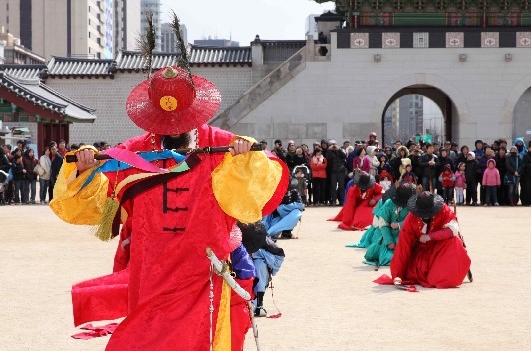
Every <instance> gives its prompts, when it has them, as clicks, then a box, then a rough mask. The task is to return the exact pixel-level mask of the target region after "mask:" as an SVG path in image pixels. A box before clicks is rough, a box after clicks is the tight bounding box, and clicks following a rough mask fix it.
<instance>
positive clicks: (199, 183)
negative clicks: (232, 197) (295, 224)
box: [72, 125, 287, 351]
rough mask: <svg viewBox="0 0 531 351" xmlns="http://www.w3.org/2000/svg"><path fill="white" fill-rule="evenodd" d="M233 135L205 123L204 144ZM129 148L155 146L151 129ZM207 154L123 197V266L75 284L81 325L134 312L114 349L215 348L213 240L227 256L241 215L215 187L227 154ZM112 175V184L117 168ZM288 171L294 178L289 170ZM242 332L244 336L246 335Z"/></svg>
mask: <svg viewBox="0 0 531 351" xmlns="http://www.w3.org/2000/svg"><path fill="white" fill-rule="evenodd" d="M232 137H233V134H231V133H229V132H226V131H223V130H221V129H218V128H213V127H210V126H207V125H203V126H201V127H200V128H199V147H205V146H207V145H210V146H221V145H229V144H230V141H231V138H232ZM155 145H156V147H159V146H160V136H156V138H155ZM122 147H124V148H127V149H128V150H130V151H146V150H151V148H152V141H151V134H150V133H147V134H144V135H141V136H138V137H135V138H132V139H130V140H128V141H126V142H125V143H124V144H123V146H122ZM204 157H205V159H204V160H203V161H202V162H201V163H200V164H199V165H197V166H196V167H195V168H193V169H192V170H191V171H189V172H185V173H183V174H182V175H179V176H178V177H176V178H173V179H171V180H169V181H168V182H167V183H165V184H161V185H157V186H155V187H153V188H151V189H148V190H146V191H144V192H142V193H140V194H138V195H137V196H136V197H134V198H133V199H131V200H128V201H126V202H125V203H124V204H123V210H125V211H126V212H127V214H128V216H127V220H126V221H125V223H123V226H122V230H121V233H120V242H119V245H118V249H117V252H116V256H115V263H114V271H115V272H116V273H114V274H112V275H109V276H105V277H101V278H97V279H94V280H91V281H90V282H84V283H82V284H81V285H78V286H77V287H83V288H84V289H78V290H77V291H76V289H73V292H72V299H73V304H74V315H75V317H74V318H75V323H76V325H79V324H80V323H84V322H87V321H92V320H97V319H114V318H118V317H121V316H124V315H127V317H126V318H125V319H124V320H123V321H122V322H121V323H120V325H119V326H118V328H117V329H116V330H115V332H114V333H113V335H112V337H111V339H110V341H109V343H108V345H107V348H106V350H108V351H114V350H116V351H122V350H162V351H164V350H168V351H169V350H172V351H174V350H183V351H184V350H186V351H189V350H204V351H207V350H208V349H209V340H210V334H209V333H210V320H209V319H210V313H209V306H210V299H209V293H210V280H209V277H210V276H212V281H213V290H214V291H213V293H214V298H213V307H214V313H213V316H212V318H213V321H212V325H213V334H215V329H216V320H217V316H218V315H217V313H218V311H219V304H220V297H221V287H222V278H221V277H220V276H218V275H216V274H211V272H210V261H209V260H208V258H207V257H206V252H205V249H206V248H207V247H210V248H212V250H213V252H214V253H215V254H216V255H217V257H218V258H219V259H220V260H225V259H227V258H228V256H229V236H230V231H231V229H232V227H233V225H234V223H235V219H234V218H232V217H230V216H229V215H227V214H226V213H225V212H223V210H222V209H221V208H220V206H219V205H218V203H217V201H216V198H215V197H214V194H213V189H212V177H211V174H212V171H213V170H214V169H215V168H216V167H217V166H218V165H219V164H220V163H221V162H222V160H223V157H224V155H223V154H213V155H205V156H204ZM275 161H277V162H278V160H275ZM280 163H281V162H280ZM174 164H175V161H174V160H165V161H162V160H161V161H159V167H164V168H168V167H170V166H172V165H174ZM134 173H137V171H136V170H135V169H132V168H131V169H128V170H125V171H120V172H119V174H118V177H119V178H118V181H120V180H122V179H124V178H125V177H127V176H128V175H131V174H134ZM106 176H107V177H108V179H109V183H110V184H109V191H111V190H112V187H113V183H114V182H115V181H116V172H112V173H111V172H109V173H106ZM283 178H285V179H287V171H286V170H285V169H284V172H283ZM283 181H284V179H283ZM281 183H282V182H281ZM284 185H285V184H284ZM284 192H285V186H280V185H279V188H278V189H277V191H276V192H275V194H274V196H273V198H272V199H271V200H270V201H269V202H268V203H267V204H266V206H265V208H264V209H263V212H264V213H269V212H272V211H273V210H274V209H275V208H276V207H277V206H278V204H279V203H280V201H281V199H282V196H283V194H284ZM233 310H234V309H233ZM240 310H241V309H240ZM241 311H243V310H241ZM234 317H235V316H234V315H233V316H232V318H234ZM237 318H238V317H237ZM239 318H240V319H243V320H241V321H240V322H239V323H238V325H239V326H240V327H238V329H240V330H243V329H245V326H248V325H249V322H248V321H249V319H248V315H245V313H240V314H239ZM245 319H247V320H245ZM245 330H246V329H245ZM235 336H236V335H235ZM238 337H239V339H240V341H241V340H242V338H243V335H239V336H238Z"/></svg>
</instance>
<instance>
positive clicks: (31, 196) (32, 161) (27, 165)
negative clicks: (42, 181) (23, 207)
mask: <svg viewBox="0 0 531 351" xmlns="http://www.w3.org/2000/svg"><path fill="white" fill-rule="evenodd" d="M22 163H23V164H24V169H25V170H26V179H24V199H23V202H24V203H25V204H30V203H32V204H34V203H35V197H36V195H37V174H35V173H34V172H33V170H34V169H35V166H36V165H37V164H38V163H39V160H37V159H36V158H35V151H33V149H26V151H25V152H24V158H23V161H22ZM30 191H31V193H30Z"/></svg>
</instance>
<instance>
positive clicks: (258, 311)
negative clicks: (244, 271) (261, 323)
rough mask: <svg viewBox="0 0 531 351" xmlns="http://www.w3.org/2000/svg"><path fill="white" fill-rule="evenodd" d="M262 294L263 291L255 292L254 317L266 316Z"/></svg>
mask: <svg viewBox="0 0 531 351" xmlns="http://www.w3.org/2000/svg"><path fill="white" fill-rule="evenodd" d="M264 294H265V292H257V293H256V308H255V309H254V316H255V317H265V316H267V311H266V310H265V309H264V307H263V304H264Z"/></svg>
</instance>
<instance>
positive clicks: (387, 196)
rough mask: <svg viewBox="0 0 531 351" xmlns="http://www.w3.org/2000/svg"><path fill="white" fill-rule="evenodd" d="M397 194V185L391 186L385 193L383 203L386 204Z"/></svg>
mask: <svg viewBox="0 0 531 351" xmlns="http://www.w3.org/2000/svg"><path fill="white" fill-rule="evenodd" d="M395 192H396V187H395V184H391V187H389V189H387V190H386V191H385V193H384V194H383V196H382V202H386V201H387V200H388V199H390V198H391V196H393V194H394V193H395Z"/></svg>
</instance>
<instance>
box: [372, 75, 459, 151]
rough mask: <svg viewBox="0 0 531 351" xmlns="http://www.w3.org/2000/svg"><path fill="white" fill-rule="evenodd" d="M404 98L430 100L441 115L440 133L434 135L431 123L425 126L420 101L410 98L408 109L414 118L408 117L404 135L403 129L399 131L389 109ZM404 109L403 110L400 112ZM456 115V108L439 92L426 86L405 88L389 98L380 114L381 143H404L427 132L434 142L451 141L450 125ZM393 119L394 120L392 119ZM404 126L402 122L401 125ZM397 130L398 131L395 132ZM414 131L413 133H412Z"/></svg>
mask: <svg viewBox="0 0 531 351" xmlns="http://www.w3.org/2000/svg"><path fill="white" fill-rule="evenodd" d="M405 96H421V97H426V98H428V99H429V100H431V101H432V102H433V103H434V104H435V105H436V106H437V107H438V108H439V110H440V112H441V114H442V120H441V121H440V125H441V127H440V131H438V132H437V135H433V134H434V129H435V128H434V127H433V125H434V124H433V123H431V124H430V125H429V126H426V125H425V123H424V121H425V117H426V116H425V114H424V111H423V109H422V99H418V98H411V99H409V103H410V104H411V106H408V108H411V109H413V110H414V111H412V112H413V115H414V117H411V115H410V116H409V118H410V120H409V121H408V123H407V124H408V125H409V128H406V130H407V132H405V133H404V128H402V130H400V128H398V123H397V120H396V118H395V117H396V116H392V114H391V115H390V113H389V108H390V107H391V108H392V107H393V106H392V105H393V104H396V101H397V100H399V99H400V98H403V97H405ZM404 110H405V109H404V108H403V109H402V111H404ZM456 114H457V108H456V107H455V104H454V103H453V102H452V100H451V99H450V98H449V97H448V95H446V94H445V93H444V92H442V91H441V90H439V89H437V88H434V87H431V86H427V85H413V86H409V87H406V88H403V89H401V90H399V91H398V92H396V93H395V94H394V95H393V96H391V98H390V99H389V100H388V101H387V103H386V105H385V108H384V110H383V112H382V119H381V121H382V130H381V132H382V140H383V143H384V144H385V143H387V144H391V143H392V142H394V141H395V140H400V141H402V142H403V143H406V142H407V141H408V140H409V139H410V138H412V137H414V135H415V134H421V135H422V134H425V133H426V132H429V133H430V134H431V135H432V136H433V137H434V141H437V142H443V141H446V140H451V139H452V125H453V123H455V121H454V118H453V117H454V115H456ZM393 118H395V119H393ZM401 125H402V126H404V121H402V123H401ZM397 128H398V130H397ZM413 130H414V133H413Z"/></svg>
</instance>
